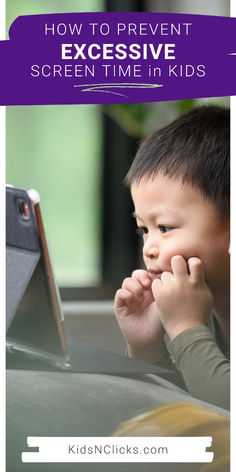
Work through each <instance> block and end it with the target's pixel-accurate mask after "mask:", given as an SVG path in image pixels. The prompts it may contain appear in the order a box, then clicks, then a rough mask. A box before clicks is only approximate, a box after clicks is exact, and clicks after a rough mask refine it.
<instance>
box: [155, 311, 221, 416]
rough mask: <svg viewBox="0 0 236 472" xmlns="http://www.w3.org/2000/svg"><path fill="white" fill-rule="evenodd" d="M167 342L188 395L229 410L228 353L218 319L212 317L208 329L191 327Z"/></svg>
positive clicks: (166, 339)
mask: <svg viewBox="0 0 236 472" xmlns="http://www.w3.org/2000/svg"><path fill="white" fill-rule="evenodd" d="M165 341H166V347H167V350H168V353H169V356H170V360H171V363H172V365H174V367H176V368H177V370H178V371H179V372H180V373H181V375H182V377H183V379H184V382H185V385H186V388H187V390H188V392H189V393H190V394H191V395H193V396H194V397H196V398H199V399H201V400H204V401H206V402H209V403H213V404H215V405H217V406H220V407H222V408H225V409H229V407H230V363H229V350H228V348H227V346H226V344H225V341H224V339H223V336H222V335H221V332H220V330H219V328H218V325H217V322H216V319H215V317H214V316H213V315H211V316H210V318H209V322H208V325H207V326H197V327H193V328H189V329H187V330H185V331H184V332H182V333H181V334H179V335H178V336H176V338H174V339H173V340H172V341H171V340H170V338H168V336H166V338H165ZM164 357H166V356H165V355H164ZM164 364H165V365H167V364H166V363H165V362H164ZM169 366H170V364H169Z"/></svg>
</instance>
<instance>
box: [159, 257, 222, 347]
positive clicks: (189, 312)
mask: <svg viewBox="0 0 236 472" xmlns="http://www.w3.org/2000/svg"><path fill="white" fill-rule="evenodd" d="M171 269H172V272H163V273H162V276H161V279H156V280H154V281H153V283H152V292H153V296H154V298H155V300H156V303H157V307H158V310H159V312H160V318H161V321H162V323H163V326H164V328H165V330H166V331H167V333H168V335H169V336H170V338H171V339H174V338H175V337H176V336H177V335H178V334H180V333H182V332H183V331H185V330H186V329H188V328H191V327H193V326H200V325H204V324H206V322H207V319H208V317H209V315H210V313H211V310H212V307H213V295H212V293H211V291H210V289H209V287H208V285H207V284H206V282H205V278H204V268H203V263H202V261H201V260H200V259H198V258H197V257H191V258H190V259H189V260H188V265H187V263H186V261H185V260H184V258H183V257H182V256H174V257H172V259H171Z"/></svg>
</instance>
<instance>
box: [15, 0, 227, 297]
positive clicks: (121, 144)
mask: <svg viewBox="0 0 236 472" xmlns="http://www.w3.org/2000/svg"><path fill="white" fill-rule="evenodd" d="M6 10H7V19H6V21H7V31H8V29H9V26H10V24H11V23H12V21H13V20H14V19H15V18H16V17H17V16H19V15H31V14H42V13H57V12H83V11H151V12H172V13H189V14H190V13H195V14H209V15H219V16H221V15H223V16H229V14H230V12H229V0H224V1H222V0H218V1H217V0H149V1H148V0H146V1H139V0H136V1H135V0H123V1H122V0H119V1H118V0H117V1H116V0H107V1H105V0H86V1H84V0H67V1H66V2H65V1H64V0H7V2H6ZM205 102H213V103H217V104H224V105H228V104H229V99H228V98H215V99H205V100H204V99H202V100H187V101H176V102H163V103H161V102H160V103H146V104H131V105H127V104H125V105H106V106H102V105H86V106H82V105H74V106H60V105H58V106H27V107H23V106H19V107H8V108H7V162H6V163H7V183H9V184H13V185H15V186H17V187H22V188H25V189H29V188H35V189H37V190H38V192H39V193H40V195H41V206H42V212H43V217H44V223H45V226H46V230H47V233H48V236H49V241H50V246H51V251H52V256H53V261H54V266H55V272H56V277H57V280H58V282H59V285H60V290H61V294H62V298H63V299H64V300H65V301H66V300H83V299H86V300H87V299H111V298H112V297H113V294H114V291H115V290H116V289H117V288H118V286H119V284H120V282H121V280H122V279H123V278H124V277H126V276H127V275H129V274H130V272H132V270H134V268H136V267H137V265H138V264H139V258H140V256H139V248H138V246H139V244H138V241H137V239H136V234H135V224H134V221H133V218H132V217H131V212H132V203H131V200H130V196H129V192H128V190H127V189H125V188H124V186H123V185H122V181H123V179H124V177H125V174H126V172H127V170H128V168H129V165H130V163H131V161H132V159H133V157H134V154H135V152H136V150H137V146H138V144H139V142H140V141H141V140H142V139H143V138H144V137H145V136H146V135H148V134H150V132H152V131H154V130H155V129H157V128H158V127H161V126H163V125H165V124H166V123H167V122H169V121H171V120H172V119H174V118H175V117H176V116H177V115H179V114H180V113H183V112H184V111H186V110H188V109H189V108H191V107H192V106H195V105H196V104H199V103H205Z"/></svg>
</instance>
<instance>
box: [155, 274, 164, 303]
mask: <svg viewBox="0 0 236 472" xmlns="http://www.w3.org/2000/svg"><path fill="white" fill-rule="evenodd" d="M161 287H163V282H162V281H161V279H155V280H153V282H152V293H153V297H154V298H155V300H156V299H157V297H158V293H159V290H160V288H161Z"/></svg>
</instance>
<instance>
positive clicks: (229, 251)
mask: <svg viewBox="0 0 236 472" xmlns="http://www.w3.org/2000/svg"><path fill="white" fill-rule="evenodd" d="M228 253H229V255H230V244H229V247H228Z"/></svg>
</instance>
